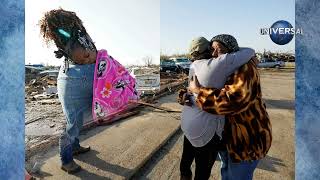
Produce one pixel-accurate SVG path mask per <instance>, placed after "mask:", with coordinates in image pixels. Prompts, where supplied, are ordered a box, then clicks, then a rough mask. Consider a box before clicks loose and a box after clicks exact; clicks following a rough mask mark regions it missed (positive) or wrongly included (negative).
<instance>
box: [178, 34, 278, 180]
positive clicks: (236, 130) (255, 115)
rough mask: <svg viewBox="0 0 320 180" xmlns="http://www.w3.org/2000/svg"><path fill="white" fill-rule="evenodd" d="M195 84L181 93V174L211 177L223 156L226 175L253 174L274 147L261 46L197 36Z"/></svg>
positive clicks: (242, 177)
mask: <svg viewBox="0 0 320 180" xmlns="http://www.w3.org/2000/svg"><path fill="white" fill-rule="evenodd" d="M190 55H191V56H192V60H193V63H192V64H191V66H190V71H189V87H188V88H187V89H182V90H180V92H179V96H178V102H179V103H180V104H182V105H184V108H183V111H182V115H181V128H182V130H183V132H184V143H183V153H182V158H181V162H180V173H181V179H192V172H191V169H190V167H191V164H192V162H193V160H195V164H196V169H195V177H194V179H209V177H210V173H211V168H212V166H213V164H214V162H215V160H216V157H217V156H218V155H219V157H220V159H221V163H222V165H221V176H222V179H223V180H230V179H237V180H248V179H252V177H253V172H254V169H255V168H256V167H257V165H258V162H259V160H260V159H262V158H263V157H265V155H266V154H267V152H268V150H269V149H270V146H271V141H272V136H271V124H270V120H269V116H268V114H267V111H266V106H265V104H264V102H263V100H262V94H261V87H260V79H259V73H258V70H257V67H256V63H257V59H256V58H255V51H254V50H253V49H250V48H239V46H238V43H237V41H236V39H235V38H234V37H233V36H231V35H227V34H221V35H217V36H215V37H213V38H212V39H211V41H210V42H209V41H208V40H207V39H205V38H204V37H199V38H196V39H194V40H193V41H192V43H191V47H190Z"/></svg>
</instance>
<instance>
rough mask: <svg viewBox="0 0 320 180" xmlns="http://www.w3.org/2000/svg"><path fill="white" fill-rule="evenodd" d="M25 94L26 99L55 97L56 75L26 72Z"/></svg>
mask: <svg viewBox="0 0 320 180" xmlns="http://www.w3.org/2000/svg"><path fill="white" fill-rule="evenodd" d="M30 79H31V80H30ZM25 96H26V100H27V101H35V100H42V99H49V98H57V97H58V94H57V79H56V77H51V76H49V75H41V74H36V75H35V74H32V73H29V74H26V82H25Z"/></svg>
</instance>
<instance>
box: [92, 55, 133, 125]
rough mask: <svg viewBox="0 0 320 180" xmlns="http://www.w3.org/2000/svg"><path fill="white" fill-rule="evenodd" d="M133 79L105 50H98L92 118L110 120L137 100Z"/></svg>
mask: <svg viewBox="0 0 320 180" xmlns="http://www.w3.org/2000/svg"><path fill="white" fill-rule="evenodd" d="M135 83H136V81H135V79H134V78H133V77H132V76H131V75H130V74H129V72H128V71H127V70H126V69H125V67H124V66H122V65H121V64H120V63H119V62H118V61H116V60H115V59H113V58H112V57H111V56H110V55H108V52H107V51H106V50H99V51H98V54H97V60H96V65H95V74H94V82H93V104H92V113H93V120H94V121H96V122H98V121H100V122H101V121H110V122H111V121H112V118H113V117H114V115H116V114H118V113H121V112H124V111H126V110H128V109H129V108H131V107H134V106H135V103H129V101H133V102H135V101H138V99H139V96H138V93H137V91H136V89H135Z"/></svg>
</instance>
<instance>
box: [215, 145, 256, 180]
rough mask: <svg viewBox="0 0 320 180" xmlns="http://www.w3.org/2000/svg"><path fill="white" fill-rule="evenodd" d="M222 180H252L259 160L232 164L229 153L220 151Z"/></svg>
mask: <svg viewBox="0 0 320 180" xmlns="http://www.w3.org/2000/svg"><path fill="white" fill-rule="evenodd" d="M219 157H220V159H221V177H222V180H252V178H253V172H254V170H255V168H256V167H257V165H258V163H259V160H255V161H242V162H240V163H232V161H231V158H230V156H229V153H228V152H227V151H219Z"/></svg>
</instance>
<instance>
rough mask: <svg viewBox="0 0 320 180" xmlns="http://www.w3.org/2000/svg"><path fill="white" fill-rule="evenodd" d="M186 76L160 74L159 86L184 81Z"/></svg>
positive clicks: (181, 74)
mask: <svg viewBox="0 0 320 180" xmlns="http://www.w3.org/2000/svg"><path fill="white" fill-rule="evenodd" d="M187 78H188V76H187V75H186V74H184V73H180V74H178V73H172V72H161V73H160V85H161V86H163V85H166V84H170V83H172V82H177V81H184V80H186V79H187Z"/></svg>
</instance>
